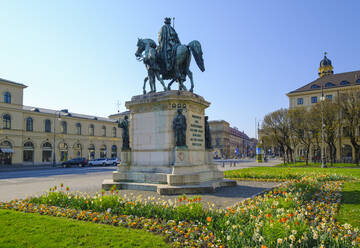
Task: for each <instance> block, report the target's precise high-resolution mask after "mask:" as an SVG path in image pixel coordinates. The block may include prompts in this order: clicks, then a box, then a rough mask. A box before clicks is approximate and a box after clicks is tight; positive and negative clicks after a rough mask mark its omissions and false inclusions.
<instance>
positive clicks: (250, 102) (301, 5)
mask: <svg viewBox="0 0 360 248" xmlns="http://www.w3.org/2000/svg"><path fill="white" fill-rule="evenodd" d="M0 9H1V14H0V30H1V37H0V77H1V78H5V79H8V80H12V81H16V82H20V83H24V84H26V85H28V86H29V87H28V88H27V89H25V94H24V104H25V105H29V106H37V107H46V108H51V109H64V108H67V109H69V111H71V112H77V113H83V114H90V115H98V116H108V115H110V114H112V113H116V112H117V106H116V103H117V101H120V103H121V107H120V110H121V111H124V110H125V107H124V102H125V101H127V100H130V98H131V96H133V95H138V94H141V93H142V82H143V79H144V77H145V76H146V71H145V68H144V65H143V64H141V63H140V62H138V61H137V60H136V59H135V57H134V53H135V49H136V42H137V38H138V37H141V38H151V39H153V40H155V41H157V35H158V31H159V29H160V27H161V26H162V25H163V18H164V17H166V16H169V17H175V29H176V31H177V32H178V34H179V38H180V40H181V42H182V43H185V44H187V43H189V42H190V41H192V40H199V41H200V42H201V44H202V48H203V52H204V60H205V67H206V71H205V72H203V73H202V72H201V71H200V70H199V69H198V68H197V66H196V63H195V60H192V65H191V70H192V71H193V74H194V80H195V93H197V94H199V95H202V96H203V97H204V98H205V99H206V100H208V101H210V102H211V106H210V107H209V108H208V109H207V111H206V114H207V115H209V119H210V120H215V119H223V120H227V121H228V122H229V123H230V124H231V126H236V127H238V128H239V130H244V131H245V132H246V133H247V134H248V135H249V136H251V137H254V135H255V124H254V122H255V118H257V119H258V120H259V119H261V118H262V117H263V116H264V115H265V114H267V113H269V112H271V111H274V110H276V109H279V108H282V107H288V99H287V97H286V95H285V94H286V93H288V92H289V91H291V90H294V89H296V88H298V87H300V86H302V85H304V84H306V83H309V82H310V81H313V80H315V79H316V78H317V69H318V67H319V62H320V60H321V59H322V57H323V52H324V51H327V52H328V57H329V58H330V59H331V60H332V62H333V66H334V72H335V73H339V72H346V71H354V70H359V69H360V60H359V54H360V32H359V24H360V18H359V10H360V1H355V0H354V1H333V0H327V1H310V0H304V1H265V0H264V1H246V2H245V1H142V0H136V1H110V0H107V1H100V0H99V1H92V0H87V1H85V0H78V1H73V0H69V1H67V0H64V1H46V0H43V1H36V0H33V1H25V0H24V1H15V0H9V1H5V0H3V1H1V2H0ZM157 87H158V89H160V84H157ZM175 88H176V87H175Z"/></svg>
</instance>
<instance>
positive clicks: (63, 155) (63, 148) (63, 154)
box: [59, 122, 68, 161]
mask: <svg viewBox="0 0 360 248" xmlns="http://www.w3.org/2000/svg"><path fill="white" fill-rule="evenodd" d="M65 123H66V122H65ZM59 150H60V161H66V160H68V145H67V144H66V143H60V144H59Z"/></svg>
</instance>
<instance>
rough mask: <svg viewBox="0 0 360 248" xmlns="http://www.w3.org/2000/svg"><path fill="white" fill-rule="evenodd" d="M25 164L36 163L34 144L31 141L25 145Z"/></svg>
mask: <svg viewBox="0 0 360 248" xmlns="http://www.w3.org/2000/svg"><path fill="white" fill-rule="evenodd" d="M23 155H24V156H23V159H24V162H34V144H33V143H32V142H31V141H27V142H26V143H25V144H24V154H23Z"/></svg>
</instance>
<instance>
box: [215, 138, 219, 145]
mask: <svg viewBox="0 0 360 248" xmlns="http://www.w3.org/2000/svg"><path fill="white" fill-rule="evenodd" d="M215 144H216V146H220V138H216V139H215Z"/></svg>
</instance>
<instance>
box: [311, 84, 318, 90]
mask: <svg viewBox="0 0 360 248" xmlns="http://www.w3.org/2000/svg"><path fill="white" fill-rule="evenodd" d="M319 88H320V86H319V85H317V84H313V85H311V89H319Z"/></svg>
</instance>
